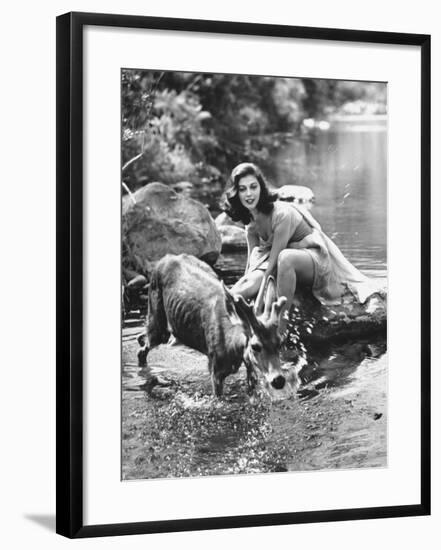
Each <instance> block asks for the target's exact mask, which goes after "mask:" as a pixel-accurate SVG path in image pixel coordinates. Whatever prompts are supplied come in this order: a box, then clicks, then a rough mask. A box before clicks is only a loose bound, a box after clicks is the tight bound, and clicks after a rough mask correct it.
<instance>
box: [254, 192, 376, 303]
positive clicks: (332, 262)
mask: <svg viewBox="0 0 441 550" xmlns="http://www.w3.org/2000/svg"><path fill="white" fill-rule="evenodd" d="M302 222H303V223H306V224H307V227H308V231H305V229H304V228H305V225H303V226H302ZM280 224H289V225H288V227H289V228H290V234H291V237H290V239H289V242H288V245H287V248H300V249H301V250H305V252H307V253H308V254H309V255H310V256H311V259H312V262H313V264H314V278H313V284H312V294H313V295H314V296H315V298H316V299H317V300H318V301H319V302H320V303H321V304H323V305H338V304H341V303H342V302H343V297H345V300H346V299H347V296H348V294H350V295H352V298H353V299H354V300H356V301H357V302H359V303H362V304H363V303H364V302H365V301H366V300H367V298H368V297H369V296H371V295H372V294H374V293H375V292H378V291H379V290H380V288H379V286H378V283H377V282H376V281H374V280H372V279H369V278H368V277H367V276H366V275H364V274H363V273H362V272H361V271H359V270H358V269H357V268H356V267H355V266H353V265H352V264H351V262H349V261H348V260H347V259H346V258H345V257H344V255H343V253H342V252H341V251H340V249H339V248H338V246H337V245H336V244H335V243H334V242H333V241H332V240H331V239H330V238H329V237H328V236H327V235H326V234H325V233H324V232H323V231H322V229H321V227H320V225H319V223H318V222H317V221H316V220H315V219H314V218H313V217H312V215H311V214H310V213H309V212H308V211H306V210H303V209H302V208H299V207H297V206H295V205H294V204H293V203H287V202H282V201H276V202H275V203H274V209H273V211H272V212H271V214H270V217H269V218H268V223H267V226H266V228H265V234H264V231H262V228H259V227H258V226H257V224H256V222H254V221H253V222H251V223H250V224H249V225H247V226H246V231H247V233H248V234H249V235H250V236H251V234H253V233H254V234H255V236H256V237H257V239H258V243H259V244H258V246H255V247H254V248H253V250H252V251H251V253H250V259H249V266H248V272H251V271H255V270H262V271H265V270H266V268H267V267H268V259H269V255H270V252H271V247H272V244H273V238H274V231H275V229H276V228H277V227H278V226H279V225H280ZM299 228H300V230H299ZM305 233H307V234H305ZM294 243H301V245H300V247H298V246H295V244H294ZM293 244H294V246H293Z"/></svg>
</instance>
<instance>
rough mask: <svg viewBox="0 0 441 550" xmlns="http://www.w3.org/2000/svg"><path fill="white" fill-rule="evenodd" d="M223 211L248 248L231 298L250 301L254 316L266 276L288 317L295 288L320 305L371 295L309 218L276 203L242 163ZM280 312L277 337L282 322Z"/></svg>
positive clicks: (252, 167) (256, 175)
mask: <svg viewBox="0 0 441 550" xmlns="http://www.w3.org/2000/svg"><path fill="white" fill-rule="evenodd" d="M225 211H226V212H227V213H228V214H229V216H230V217H231V218H232V219H233V220H234V221H239V220H240V221H242V222H243V223H244V224H245V229H246V233H247V243H248V260H247V266H246V269H245V275H244V276H243V277H242V278H241V279H239V281H237V283H236V284H235V285H234V286H233V287H232V289H231V292H232V293H233V294H240V295H241V296H243V297H244V298H245V299H253V298H255V308H256V311H257V312H260V311H261V310H262V307H263V300H264V289H265V284H266V281H267V279H268V277H269V276H270V275H275V276H276V281H277V291H278V295H279V296H286V298H287V301H286V304H285V309H284V312H286V311H289V309H290V306H291V304H292V301H293V298H294V293H295V291H296V288H297V285H298V284H300V285H302V286H305V287H307V288H309V289H310V290H311V292H312V294H313V295H314V296H315V297H316V298H317V299H318V300H319V301H320V302H321V303H322V304H326V305H331V304H338V303H341V300H342V297H343V295H344V294H346V293H347V292H348V291H350V292H352V294H353V295H354V297H356V299H357V300H360V301H364V300H365V299H366V297H367V296H368V295H369V294H371V293H372V292H373V288H372V286H371V284H370V282H369V280H368V278H367V277H366V276H365V275H363V274H362V273H361V272H360V271H358V269H356V268H355V267H354V266H353V265H352V264H351V263H350V262H348V260H346V258H345V257H344V256H343V254H342V253H341V252H340V250H339V249H338V247H337V246H336V245H335V244H334V243H333V242H332V241H331V240H330V239H329V238H328V237H327V236H326V235H325V234H324V233H323V232H322V230H321V228H320V225H319V224H318V223H317V222H316V221H315V219H314V218H313V217H312V216H311V214H309V212H305V211H303V210H300V209H298V208H296V207H295V206H294V205H292V204H289V203H286V202H283V201H278V200H277V196H276V195H274V194H272V193H270V192H269V190H268V185H267V183H266V181H265V178H264V177H263V174H262V172H261V171H260V170H259V168H258V167H257V166H256V165H254V164H251V163H242V164H239V165H238V166H236V168H234V170H233V171H232V173H231V179H230V184H229V187H228V189H227V191H226V207H225ZM284 312H282V315H281V321H280V333H281V334H282V335H284V334H285V332H286V326H287V322H288V318H287V317H288V316H287V315H283V313H284Z"/></svg>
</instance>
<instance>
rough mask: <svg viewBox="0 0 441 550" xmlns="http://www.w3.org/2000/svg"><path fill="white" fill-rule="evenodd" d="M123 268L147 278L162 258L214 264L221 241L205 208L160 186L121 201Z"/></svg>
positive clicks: (151, 184) (152, 184)
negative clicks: (168, 256) (183, 257)
mask: <svg viewBox="0 0 441 550" xmlns="http://www.w3.org/2000/svg"><path fill="white" fill-rule="evenodd" d="M122 240H123V266H125V267H128V268H130V269H134V270H135V271H137V272H138V273H142V274H149V273H150V271H151V269H152V267H153V265H154V264H155V262H157V261H158V260H159V259H160V258H162V256H164V255H165V254H168V253H171V254H181V253H183V252H186V253H187V254H193V255H194V256H196V257H198V258H201V259H202V260H204V261H206V262H207V263H209V264H214V263H215V262H216V260H217V258H218V256H219V254H220V251H221V246H222V242H221V237H220V235H219V232H218V230H217V229H216V225H215V223H214V221H213V219H212V217H211V216H210V213H209V212H208V210H207V208H206V207H205V206H204V205H203V204H201V203H199V202H197V201H195V200H193V199H190V198H187V197H184V196H182V195H180V194H177V193H176V192H175V191H174V190H173V189H171V188H170V187H168V186H167V185H164V184H162V183H150V184H148V185H146V186H144V187H141V188H140V189H138V190H137V191H136V192H135V193H134V194H133V195H131V196H130V195H126V196H124V197H123V205H122Z"/></svg>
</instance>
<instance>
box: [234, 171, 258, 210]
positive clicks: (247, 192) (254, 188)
mask: <svg viewBox="0 0 441 550" xmlns="http://www.w3.org/2000/svg"><path fill="white" fill-rule="evenodd" d="M237 188H238V193H239V200H240V202H241V203H242V204H243V205H244V206H245V208H247V209H248V210H256V208H257V204H258V202H259V199H260V184H259V182H258V180H257V178H256V176H253V175H252V174H248V175H247V176H243V177H242V178H240V180H239V183H238V185H237Z"/></svg>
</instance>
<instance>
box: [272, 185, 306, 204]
mask: <svg viewBox="0 0 441 550" xmlns="http://www.w3.org/2000/svg"><path fill="white" fill-rule="evenodd" d="M276 193H277V195H278V196H279V199H280V200H282V201H287V202H294V203H297V204H304V205H305V206H307V207H308V205H309V208H310V207H311V206H312V204H313V202H314V200H315V196H314V193H313V192H312V190H311V189H310V188H309V187H305V186H303V185H283V186H282V187H279V189H277V191H276Z"/></svg>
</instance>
